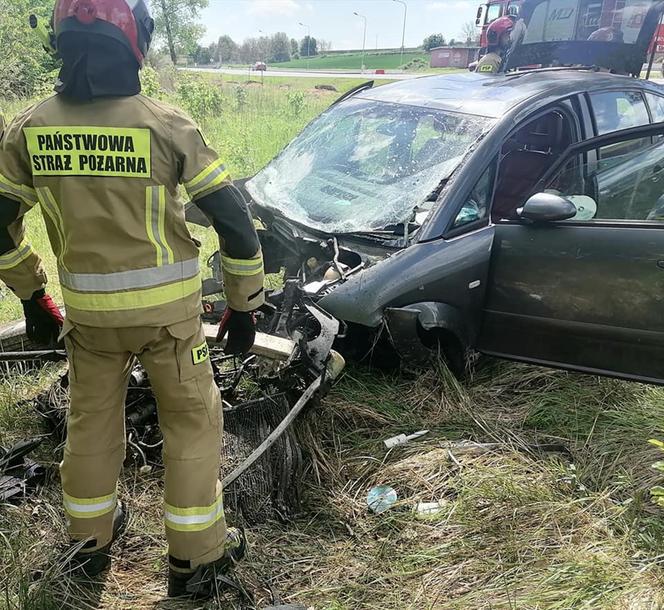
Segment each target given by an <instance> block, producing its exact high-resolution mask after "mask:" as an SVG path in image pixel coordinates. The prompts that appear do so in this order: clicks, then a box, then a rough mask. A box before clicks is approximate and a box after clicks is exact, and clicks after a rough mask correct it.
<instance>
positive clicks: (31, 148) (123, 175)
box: [0, 95, 263, 327]
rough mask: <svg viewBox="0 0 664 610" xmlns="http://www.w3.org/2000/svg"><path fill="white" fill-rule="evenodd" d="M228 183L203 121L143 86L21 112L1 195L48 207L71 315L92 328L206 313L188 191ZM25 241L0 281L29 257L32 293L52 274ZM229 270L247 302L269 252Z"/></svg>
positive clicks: (6, 151) (2, 261)
mask: <svg viewBox="0 0 664 610" xmlns="http://www.w3.org/2000/svg"><path fill="white" fill-rule="evenodd" d="M229 184H231V182H230V175H229V172H228V170H227V168H226V166H225V164H224V163H223V162H222V161H221V160H220V159H219V157H218V156H217V154H216V152H215V151H214V150H212V149H211V148H210V147H209V146H207V144H206V143H205V141H204V139H203V137H202V136H201V134H200V132H199V131H198V129H197V127H196V125H195V124H194V123H193V122H192V121H191V120H189V119H188V118H187V117H185V116H183V115H182V113H181V112H180V111H179V110H177V109H175V108H172V107H170V106H167V105H166V104H162V103H161V102H157V101H155V100H152V99H149V98H147V97H144V96H142V95H137V96H133V97H126V98H100V99H96V100H94V101H92V102H89V103H79V102H73V101H71V100H68V99H66V98H64V97H62V96H54V97H51V98H49V99H47V100H45V101H44V102H42V103H40V104H38V105H36V106H34V107H32V108H30V109H28V110H27V111H25V112H24V113H22V114H21V115H19V116H18V117H17V118H16V119H15V120H14V121H13V122H12V123H11V124H10V125H9V126H8V127H7V128H6V130H5V133H4V136H3V140H2V145H1V146H0V194H1V195H4V196H6V197H8V198H11V199H14V200H18V201H20V202H22V203H23V209H24V212H25V211H27V210H29V209H30V208H31V207H32V206H35V205H37V204H39V207H40V209H41V211H42V214H43V216H44V219H45V223H46V228H47V232H48V236H49V239H50V242H51V245H52V247H53V250H54V252H55V255H56V258H57V262H58V273H59V277H60V283H61V285H62V293H63V298H64V301H65V306H66V309H67V315H68V317H69V318H70V319H71V320H72V321H73V322H76V323H79V324H83V325H88V326H96V327H123V326H160V325H168V324H173V323H176V322H180V321H182V320H187V319H189V318H192V317H194V316H196V315H198V314H199V313H200V312H201V278H200V270H199V263H198V258H199V250H198V245H197V243H196V242H195V240H194V239H193V238H192V237H191V235H190V233H189V230H188V228H187V225H186V222H185V218H184V208H183V204H182V200H181V199H180V196H179V188H180V185H183V186H184V188H185V189H186V191H187V193H188V195H189V197H190V198H191V199H193V200H196V199H200V198H203V197H206V196H207V195H210V194H212V193H214V192H215V191H217V190H219V189H222V188H224V187H226V186H228V185H229ZM250 230H253V227H250ZM17 233H20V234H21V235H20V236H21V238H22V233H23V231H22V230H21V231H18V232H17ZM16 246H17V249H16V250H15V251H12V252H9V253H7V254H5V255H4V256H3V257H2V258H0V279H2V280H4V281H5V282H7V283H9V281H8V280H9V279H10V277H9V275H10V273H9V271H7V269H8V268H9V267H10V266H11V265H12V264H14V266H16V265H18V264H19V263H24V262H26V261H27V263H28V265H27V267H26V265H25V264H24V267H26V268H24V269H23V270H22V271H20V272H19V271H16V272H14V275H17V274H18V275H20V274H21V273H22V274H23V275H22V277H23V278H26V279H25V280H24V283H25V285H26V289H25V290H24V291H22V292H27V286H30V287H32V285H33V284H35V282H36V281H37V280H38V279H39V280H40V281H41V282H42V283H43V281H45V278H36V277H34V278H31V279H29V278H27V274H29V273H30V271H29V269H33V271H34V269H35V267H36V262H35V261H37V262H38V260H39V259H38V257H36V255H35V254H34V253H32V251H31V250H28V249H29V245H28V244H26V243H23V242H22V243H20V244H18V243H17V244H16ZM30 257H34V259H35V260H32V259H31V258H30ZM230 260H232V259H230ZM26 269H27V270H26ZM225 273H226V274H229V276H228V277H229V280H230V281H228V282H227V285H228V290H229V291H230V293H231V294H229V295H227V296H228V298H229V302H238V303H245V304H246V303H248V302H249V299H248V294H247V295H244V294H242V293H243V291H244V292H247V293H248V291H249V290H251V292H252V293H255V292H256V284H257V282H258V283H260V284H261V285H262V279H263V264H262V256H261V254H260V252H258V253H256V255H255V256H254V257H253V258H251V259H249V260H235V261H232V263H231V262H229V263H228V264H226V265H225ZM33 275H34V273H33ZM243 278H245V279H243ZM19 279H21V278H19ZM243 282H244V283H243ZM19 283H20V282H19ZM245 284H246V287H245ZM17 294H19V292H18V291H17ZM19 296H22V295H20V294H19ZM240 296H242V298H240ZM23 298H25V297H23ZM257 304H258V305H260V303H257ZM252 306H256V303H252ZM245 307H248V305H245Z"/></svg>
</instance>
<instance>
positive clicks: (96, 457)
mask: <svg viewBox="0 0 664 610" xmlns="http://www.w3.org/2000/svg"><path fill="white" fill-rule="evenodd" d="M63 335H64V336H65V343H66V346H67V352H68V355H69V362H70V377H71V385H70V393H71V409H70V414H69V421H68V429H67V444H66V447H65V454H64V459H63V462H62V464H61V467H60V473H61V477H62V488H63V494H64V505H65V511H66V513H67V517H68V520H69V532H70V534H71V536H72V537H73V539H74V540H84V539H86V540H88V544H87V545H86V546H85V547H84V548H85V551H94V550H97V549H99V548H101V547H103V546H105V545H107V544H108V543H109V542H110V540H111V536H112V526H113V514H114V511H115V508H116V504H117V495H116V486H117V481H118V477H119V475H120V469H121V467H122V463H123V461H124V458H125V423H124V422H125V420H124V407H125V399H126V394H127V385H128V381H129V375H130V373H131V370H132V366H133V363H134V357H137V358H138V360H139V361H140V362H141V364H142V365H143V366H144V367H145V369H146V371H147V373H148V375H149V377H150V383H151V385H152V389H153V391H154V394H155V396H156V398H157V403H158V411H159V424H160V427H161V431H162V433H163V436H164V449H163V458H164V466H165V469H166V473H165V498H164V500H165V502H164V512H165V516H164V519H165V524H166V535H167V538H168V544H169V554H170V556H171V564H173V560H175V565H176V566H178V567H181V568H184V569H185V571H186V570H187V569H191V570H193V569H194V568H196V567H197V566H198V565H200V564H203V563H209V562H211V561H214V560H216V559H218V558H219V557H221V556H222V555H223V553H224V544H225V539H226V522H225V518H224V512H223V506H222V494H221V483H220V482H219V468H220V460H221V457H220V456H221V442H222V425H223V422H222V410H221V398H220V395H219V390H218V389H217V387H216V386H215V383H214V379H213V374H212V366H211V364H210V359H209V352H208V349H207V345H206V341H205V335H204V332H203V328H202V325H201V321H200V318H195V319H192V320H188V321H185V322H180V323H178V324H173V325H171V326H168V327H165V328H150V327H146V328H117V329H116V328H91V327H87V326H80V325H78V324H72V323H71V322H69V321H67V322H65V328H64V330H63ZM90 541H93V542H90Z"/></svg>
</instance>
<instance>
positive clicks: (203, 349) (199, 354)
mask: <svg viewBox="0 0 664 610" xmlns="http://www.w3.org/2000/svg"><path fill="white" fill-rule="evenodd" d="M209 357H210V348H209V347H208V344H207V343H203V344H202V345H199V346H198V347H195V348H194V349H192V350H191V359H192V360H193V361H194V364H203V362H205V361H206V360H207V359H208V358H209Z"/></svg>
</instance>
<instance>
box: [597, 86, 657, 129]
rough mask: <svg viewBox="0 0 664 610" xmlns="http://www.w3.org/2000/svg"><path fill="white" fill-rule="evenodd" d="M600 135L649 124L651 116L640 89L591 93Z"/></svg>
mask: <svg viewBox="0 0 664 610" xmlns="http://www.w3.org/2000/svg"><path fill="white" fill-rule="evenodd" d="M590 99H591V101H592V106H593V112H594V114H595V122H596V124H597V132H598V134H599V135H603V134H605V133H611V132H613V131H620V130H621V129H629V128H630V127H638V126H639V125H648V124H649V123H650V117H649V116H648V110H647V109H646V103H645V101H644V99H643V96H642V95H641V94H640V93H639V92H638V91H607V92H605V93H593V94H591V95H590Z"/></svg>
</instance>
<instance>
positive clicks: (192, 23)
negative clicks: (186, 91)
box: [152, 0, 209, 64]
mask: <svg viewBox="0 0 664 610" xmlns="http://www.w3.org/2000/svg"><path fill="white" fill-rule="evenodd" d="M208 3H209V0H153V2H152V9H153V14H154V18H155V21H156V37H157V39H161V40H165V42H166V45H167V46H168V51H169V53H170V55H171V61H172V62H173V63H174V64H176V63H177V61H178V53H184V54H186V55H194V54H195V52H196V48H197V45H198V41H199V40H200V38H201V36H202V35H203V33H204V32H205V28H204V27H203V26H202V25H200V24H199V23H198V21H197V19H198V15H199V12H200V10H201V9H204V8H206V7H207V6H208Z"/></svg>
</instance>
